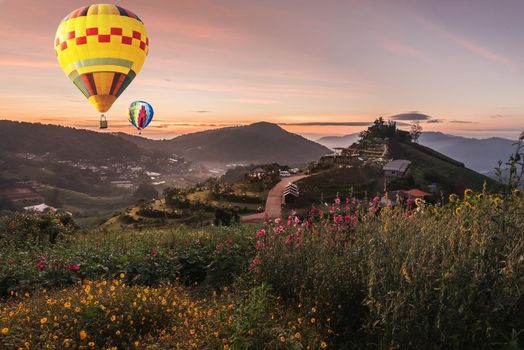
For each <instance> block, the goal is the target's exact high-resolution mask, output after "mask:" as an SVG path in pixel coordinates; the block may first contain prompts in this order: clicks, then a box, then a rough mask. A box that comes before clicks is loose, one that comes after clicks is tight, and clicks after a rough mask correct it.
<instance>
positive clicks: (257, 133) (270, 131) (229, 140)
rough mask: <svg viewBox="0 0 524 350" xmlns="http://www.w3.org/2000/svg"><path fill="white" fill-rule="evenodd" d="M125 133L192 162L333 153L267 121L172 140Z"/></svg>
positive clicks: (300, 159)
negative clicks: (149, 138)
mask: <svg viewBox="0 0 524 350" xmlns="http://www.w3.org/2000/svg"><path fill="white" fill-rule="evenodd" d="M122 136H123V138H125V139H126V140H129V141H132V142H134V143H135V144H136V145H138V146H139V147H143V148H147V149H150V150H151V149H157V150H162V151H167V152H172V153H176V154H177V155H180V156H183V157H184V158H186V159H189V160H192V161H199V162H216V163H223V164H226V163H247V164H251V163H273V162H276V163H280V164H304V163H307V162H310V161H313V160H317V159H318V158H319V157H320V156H322V155H324V154H326V153H329V152H330V151H329V149H328V148H326V147H325V146H322V145H320V144H318V143H315V142H313V141H310V140H307V139H306V138H304V137H302V136H300V135H296V134H293V133H290V132H287V131H286V130H284V129H282V128H281V127H279V126H278V125H276V124H272V123H267V122H260V123H254V124H251V125H246V126H236V127H228V128H221V129H215V130H207V131H202V132H196V133H191V134H186V135H182V136H179V137H176V138H174V139H171V140H158V141H155V140H147V139H144V138H141V137H137V136H129V135H122Z"/></svg>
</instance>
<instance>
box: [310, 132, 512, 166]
mask: <svg viewBox="0 0 524 350" xmlns="http://www.w3.org/2000/svg"><path fill="white" fill-rule="evenodd" d="M357 139H358V134H349V135H346V136H327V137H323V138H321V139H319V140H317V142H318V143H320V144H322V145H324V146H326V147H329V148H335V147H348V146H349V145H351V143H353V142H355V141H356V140H357ZM514 142H515V141H512V140H509V139H504V138H500V137H490V138H487V139H476V138H468V137H462V136H455V135H449V134H444V133H441V132H432V131H428V132H423V133H422V135H421V136H420V139H419V143H420V144H421V145H423V146H427V147H429V148H431V149H433V150H435V151H438V152H440V153H443V154H445V155H446V156H448V157H451V158H453V159H456V160H458V161H460V162H462V163H464V164H465V165H466V167H468V168H471V169H473V170H475V171H477V172H479V173H482V174H486V175H493V173H494V171H493V168H494V167H496V166H497V162H498V161H499V160H503V161H505V160H506V159H508V156H509V155H510V154H511V153H512V152H513V151H514V149H515V148H514V146H513V143H514Z"/></svg>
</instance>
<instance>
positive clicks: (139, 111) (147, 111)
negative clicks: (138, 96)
mask: <svg viewBox="0 0 524 350" xmlns="http://www.w3.org/2000/svg"><path fill="white" fill-rule="evenodd" d="M153 114H155V112H154V111H153V107H151V105H150V104H149V103H147V102H145V101H135V102H133V103H131V105H130V106H129V122H130V123H131V124H132V125H133V126H134V127H135V128H137V129H138V130H142V129H144V128H146V127H147V126H148V125H149V123H151V120H152V119H153Z"/></svg>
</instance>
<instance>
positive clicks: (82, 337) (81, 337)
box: [80, 330, 87, 340]
mask: <svg viewBox="0 0 524 350" xmlns="http://www.w3.org/2000/svg"><path fill="white" fill-rule="evenodd" d="M85 338H87V332H86V331H84V330H81V331H80V339H82V340H84V339H85Z"/></svg>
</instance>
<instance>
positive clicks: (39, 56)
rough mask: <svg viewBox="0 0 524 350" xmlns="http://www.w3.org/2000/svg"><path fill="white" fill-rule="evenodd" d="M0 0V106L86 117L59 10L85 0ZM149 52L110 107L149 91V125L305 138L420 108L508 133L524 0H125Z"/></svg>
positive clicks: (473, 130)
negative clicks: (248, 127) (252, 126)
mask: <svg viewBox="0 0 524 350" xmlns="http://www.w3.org/2000/svg"><path fill="white" fill-rule="evenodd" d="M92 3H93V2H92V1H71V0H45V1H41V0H39V1H37V0H0V8H1V12H2V21H0V78H1V80H0V81H1V84H0V119H12V120H20V121H40V122H43V123H53V124H61V125H68V126H77V127H85V128H92V129H94V128H96V125H97V123H98V112H97V111H96V110H95V109H94V108H93V106H92V105H91V104H90V103H89V102H87V100H86V99H85V98H84V96H83V95H82V94H81V93H80V91H78V90H77V89H76V87H75V86H74V85H73V84H72V83H71V82H70V81H69V80H68V79H67V78H66V77H65V76H64V74H63V73H62V71H61V70H60V68H59V66H58V64H57V62H56V58H55V52H54V48H53V39H54V35H55V31H56V28H57V26H58V24H59V22H60V20H61V19H62V18H63V17H64V16H65V15H66V14H68V13H69V12H70V11H72V10H74V9H76V8H78V7H80V6H83V5H89V4H92ZM117 4H118V5H121V6H123V7H125V8H128V9H130V10H131V11H133V12H135V13H136V14H137V15H138V16H140V17H141V19H142V20H143V21H144V23H145V25H146V27H147V29H148V31H149V36H150V52H149V56H148V58H147V60H146V63H145V65H144V67H143V69H142V71H141V72H140V74H139V75H138V77H137V78H136V79H135V80H134V81H133V83H132V84H131V86H130V87H129V88H128V89H127V90H126V91H125V92H124V94H123V95H122V96H121V97H120V98H119V100H118V101H117V102H116V103H115V104H114V105H113V107H112V109H111V110H110V111H109V113H107V115H108V119H109V121H110V126H111V127H112V128H111V129H110V131H125V132H130V133H134V131H133V129H132V128H131V126H128V123H127V121H126V116H125V109H126V107H127V106H128V105H129V103H130V102H131V101H133V100H136V99H143V100H146V101H149V102H150V103H151V104H152V105H153V106H154V108H155V120H154V121H153V123H152V124H151V125H150V126H149V128H148V129H147V131H146V132H145V134H146V136H149V137H170V136H175V135H176V134H180V133H187V132H193V131H198V130H203V129H208V128H216V127H221V126H226V125H237V124H248V123H252V122H256V121H261V120H264V121H270V122H275V123H280V124H281V125H282V126H283V127H284V128H285V129H287V130H289V131H293V132H297V133H301V134H303V135H305V136H307V137H310V138H312V139H316V138H319V137H321V136H323V135H343V134H348V133H352V132H356V131H359V130H361V129H362V128H363V127H364V126H363V125H364V124H365V123H366V122H369V121H372V120H373V119H374V118H376V117H378V116H385V117H388V116H392V115H396V114H400V113H407V112H411V111H419V112H420V113H424V114H425V115H428V116H430V119H428V120H422V123H423V124H422V126H423V128H424V130H440V131H443V132H447V133H452V134H457V135H466V136H475V137H489V136H502V137H510V138H514V137H516V136H517V135H518V134H519V133H520V132H521V131H522V130H523V129H524V44H523V37H524V25H523V21H522V17H523V14H524V1H522V0H501V1H492V0H471V1H466V0H439V1H433V0H426V1H423V0H420V1H415V0H412V1H407V0H406V1H403V0H366V1H352V0H340V1H336V0H322V1H320V0H318V1H317V0H264V1H255V0H215V1H212V0H172V1H160V0H148V1H143V0H130V1H119V2H117Z"/></svg>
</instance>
